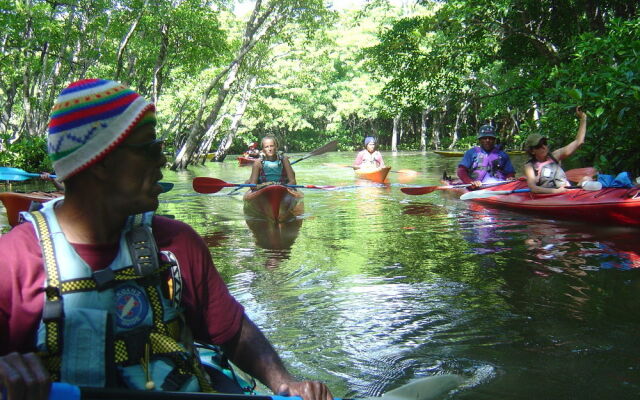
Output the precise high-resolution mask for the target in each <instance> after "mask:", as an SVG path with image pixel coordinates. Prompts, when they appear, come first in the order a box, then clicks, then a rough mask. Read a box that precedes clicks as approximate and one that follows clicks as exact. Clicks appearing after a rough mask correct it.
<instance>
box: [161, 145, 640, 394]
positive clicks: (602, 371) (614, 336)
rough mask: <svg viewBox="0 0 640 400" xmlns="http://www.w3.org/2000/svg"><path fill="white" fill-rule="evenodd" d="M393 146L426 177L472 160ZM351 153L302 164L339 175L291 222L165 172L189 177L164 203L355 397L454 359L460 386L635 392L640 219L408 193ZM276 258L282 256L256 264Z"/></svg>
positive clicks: (294, 356) (222, 166)
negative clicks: (631, 225) (610, 224)
mask: <svg viewBox="0 0 640 400" xmlns="http://www.w3.org/2000/svg"><path fill="white" fill-rule="evenodd" d="M384 156H385V158H387V156H389V157H394V158H393V165H394V167H397V168H398V169H400V168H410V169H413V170H417V171H419V173H420V174H419V175H418V176H417V177H416V179H415V181H413V182H412V183H411V184H412V185H418V186H428V185H437V184H438V183H439V180H440V177H441V176H442V171H443V170H450V171H451V170H454V169H455V167H456V166H457V162H458V161H459V160H457V159H452V160H449V159H443V158H442V157H439V156H435V157H433V155H432V154H430V153H428V154H420V153H402V152H401V153H398V155H397V156H392V155H390V154H385V155H384ZM351 161H352V155H351V154H344V153H335V154H333V153H330V154H326V155H322V156H320V157H318V158H314V157H312V158H310V159H307V160H305V161H304V163H300V164H298V165H297V166H296V175H297V178H298V181H299V182H300V183H301V184H314V185H335V186H339V187H340V190H333V191H328V190H313V191H312V190H309V191H306V192H305V193H306V195H305V204H306V206H305V214H304V223H302V221H299V223H300V226H297V227H296V226H293V227H292V228H291V229H290V228H289V227H287V228H284V229H282V227H278V228H276V227H273V228H269V227H264V226H262V227H260V228H259V229H255V230H254V229H251V226H249V225H250V222H247V221H245V216H244V214H243V204H242V201H240V196H235V197H234V196H227V195H225V194H221V195H219V196H215V195H210V196H202V195H197V196H194V195H192V194H193V191H192V189H191V186H190V185H188V183H189V182H188V181H186V180H185V181H184V184H183V183H181V179H182V176H176V175H173V173H172V172H169V171H167V172H166V174H165V179H167V180H169V181H171V182H175V183H176V187H175V188H174V189H173V190H172V191H171V192H168V193H167V194H164V195H163V198H162V200H163V201H162V210H160V212H161V213H170V214H173V215H175V216H176V218H177V219H181V220H184V221H186V222H188V223H190V224H191V225H192V226H194V228H195V229H196V230H197V231H198V232H199V233H201V234H203V235H205V236H208V239H207V238H206V237H205V239H206V240H207V241H208V243H209V245H210V250H211V252H212V254H213V255H214V257H215V262H216V266H217V267H218V268H219V270H221V274H222V275H223V277H224V279H225V280H226V281H227V282H228V283H229V287H230V290H231V291H232V293H233V294H234V295H235V296H237V297H238V298H239V299H240V301H241V302H242V303H243V305H244V306H245V307H246V310H247V312H248V313H249V314H250V316H251V317H252V319H254V321H256V323H257V324H258V325H259V326H260V327H261V328H263V329H264V330H265V332H266V333H267V335H268V337H269V338H270V339H271V340H272V342H273V343H274V345H275V346H276V347H277V349H278V351H279V352H280V354H281V355H282V357H283V359H284V361H285V363H286V364H287V366H288V367H290V369H291V371H292V372H293V373H294V374H296V375H299V376H305V377H310V378H314V379H319V380H322V381H325V382H327V383H328V384H329V385H330V387H331V388H332V389H333V391H334V394H336V395H338V396H341V397H354V398H359V397H365V396H368V395H371V394H380V393H383V392H385V391H388V390H390V389H393V388H395V387H397V386H399V385H401V384H403V383H407V382H408V381H410V380H411V379H413V378H416V377H423V376H428V375H433V374H443V373H456V374H461V375H464V376H465V377H467V378H468V382H470V383H469V384H468V385H467V386H466V387H465V388H464V389H461V390H460V391H458V392H456V393H452V394H451V395H450V397H449V398H452V399H453V398H455V399H479V398H480V399H494V398H498V399H514V398H518V399H524V398H539V399H546V398H554V399H555V398H635V397H637V394H638V393H639V392H640V368H639V364H638V360H640V347H638V340H637V332H638V330H639V329H640V312H638V302H637V294H638V292H639V291H640V276H638V273H637V271H640V269H639V268H637V266H638V254H639V250H640V248H639V247H638V244H637V243H638V240H637V235H638V232H639V231H638V230H624V229H615V230H614V229H602V228H600V227H597V226H592V225H588V224H581V223H579V222H576V223H570V222H567V221H553V220H549V219H540V218H537V217H536V216H532V215H524V214H518V213H515V212H510V211H505V210H491V209H481V208H477V207H474V206H473V205H472V204H470V203H467V202H462V201H460V200H458V199H456V198H455V197H454V198H448V197H446V196H445V194H446V192H442V191H438V192H435V193H431V194H429V195H424V196H406V195H404V194H402V193H401V192H400V191H399V190H398V186H399V185H401V184H402V183H401V182H399V178H400V177H399V176H398V175H399V174H393V175H392V174H390V177H389V178H390V181H391V185H387V186H378V185H376V184H375V183H373V182H358V181H356V179H355V178H354V174H353V171H352V170H350V169H347V168H341V169H338V168H323V167H322V165H323V163H327V162H334V163H340V164H349V163H350V162H351ZM520 161H521V162H519V161H518V160H517V159H514V165H516V166H518V165H521V164H522V163H523V162H524V161H525V160H524V159H522V160H520ZM209 164H210V165H207V169H205V168H203V169H202V170H200V171H197V173H196V175H198V176H215V177H219V178H222V179H223V180H225V181H229V182H241V181H243V180H244V179H246V170H245V169H242V168H238V167H237V165H236V164H235V163H232V164H228V163H209ZM172 178H175V179H172ZM356 184H358V185H360V186H358V185H356ZM354 185H355V186H354ZM248 227H249V229H247V228H248ZM270 229H271V231H270ZM267 232H270V233H267ZM265 258H266V259H271V260H275V263H276V264H277V265H278V268H265V267H264V265H262V261H259V263H258V264H257V265H256V260H257V259H259V260H264V259H265ZM278 260H286V261H285V262H282V261H278ZM626 268H631V269H630V270H627V269H626Z"/></svg>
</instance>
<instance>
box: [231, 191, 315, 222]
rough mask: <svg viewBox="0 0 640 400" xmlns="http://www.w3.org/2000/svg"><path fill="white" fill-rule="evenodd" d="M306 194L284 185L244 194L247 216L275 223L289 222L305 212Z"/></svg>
mask: <svg viewBox="0 0 640 400" xmlns="http://www.w3.org/2000/svg"><path fill="white" fill-rule="evenodd" d="M303 198H304V194H303V193H302V192H300V191H298V190H294V189H292V188H288V187H286V186H283V185H269V186H265V187H263V188H261V189H258V190H248V191H247V192H246V193H245V194H244V198H243V199H244V212H245V214H246V215H248V216H251V217H255V218H259V219H266V220H269V221H273V222H287V221H290V220H292V219H294V218H295V217H296V216H298V215H301V214H302V213H303V212H304V204H303V202H302V199H303Z"/></svg>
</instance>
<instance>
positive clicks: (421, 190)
mask: <svg viewBox="0 0 640 400" xmlns="http://www.w3.org/2000/svg"><path fill="white" fill-rule="evenodd" d="M436 189H438V187H437V186H422V187H406V188H400V191H401V192H402V193H405V194H410V195H414V196H417V195H420V194H429V193H431V192H434V191H435V190H436Z"/></svg>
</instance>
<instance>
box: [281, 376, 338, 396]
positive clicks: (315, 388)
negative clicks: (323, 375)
mask: <svg viewBox="0 0 640 400" xmlns="http://www.w3.org/2000/svg"><path fill="white" fill-rule="evenodd" d="M278 394H279V395H283V396H300V397H302V398H303V399H304V400H333V395H332V394H331V391H330V390H329V388H328V387H327V385H325V384H324V383H322V382H318V381H302V382H296V381H293V382H289V383H283V384H282V385H280V387H279V388H278Z"/></svg>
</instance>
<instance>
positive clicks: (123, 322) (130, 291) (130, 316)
mask: <svg viewBox="0 0 640 400" xmlns="http://www.w3.org/2000/svg"><path fill="white" fill-rule="evenodd" d="M115 298H116V324H117V325H118V327H120V328H127V329H130V328H135V327H137V326H138V325H140V324H141V323H142V322H144V319H145V318H146V316H147V314H148V313H149V302H148V301H147V296H146V294H145V293H144V291H143V290H142V289H140V288H138V287H136V286H132V285H123V286H120V287H119V288H117V289H116V290H115Z"/></svg>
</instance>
